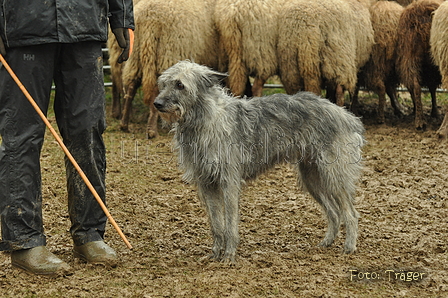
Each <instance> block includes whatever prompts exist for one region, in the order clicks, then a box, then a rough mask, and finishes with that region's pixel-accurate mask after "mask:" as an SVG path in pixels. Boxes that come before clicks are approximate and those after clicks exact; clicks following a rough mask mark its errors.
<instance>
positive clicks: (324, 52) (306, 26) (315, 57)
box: [277, 0, 373, 105]
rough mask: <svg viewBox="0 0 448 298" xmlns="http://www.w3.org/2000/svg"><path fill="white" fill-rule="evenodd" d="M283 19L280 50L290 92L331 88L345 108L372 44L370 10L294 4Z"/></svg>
mask: <svg viewBox="0 0 448 298" xmlns="http://www.w3.org/2000/svg"><path fill="white" fill-rule="evenodd" d="M279 18H280V19H281V22H280V23H279V31H278V32H279V42H278V47H277V49H278V57H279V69H280V78H281V80H282V83H283V85H284V87H285V90H286V92H287V93H288V94H293V93H296V92H297V91H299V90H305V91H310V92H314V93H316V94H319V95H320V94H321V88H322V87H324V86H327V88H328V89H330V90H335V94H334V95H333V94H332V95H330V97H334V98H335V100H336V102H337V104H339V105H342V104H343V88H344V89H346V90H349V91H350V92H353V91H354V88H355V86H356V82H357V72H358V70H359V68H360V67H361V66H362V65H363V64H364V63H365V62H366V61H367V60H368V58H369V54H370V51H371V48H372V45H373V29H372V25H371V22H370V15H369V11H368V8H367V7H366V6H364V5H362V4H361V3H360V2H359V1H356V0H327V1H314V0H292V1H287V2H286V3H285V4H284V5H283V6H282V8H281V10H280V16H279Z"/></svg>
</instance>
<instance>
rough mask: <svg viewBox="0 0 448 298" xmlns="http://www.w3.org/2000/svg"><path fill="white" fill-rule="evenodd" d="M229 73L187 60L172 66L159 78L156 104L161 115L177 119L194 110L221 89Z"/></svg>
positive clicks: (174, 120) (168, 118)
mask: <svg viewBox="0 0 448 298" xmlns="http://www.w3.org/2000/svg"><path fill="white" fill-rule="evenodd" d="M226 77H227V74H224V73H220V72H217V71H214V70H212V69H210V68H208V67H206V66H203V65H199V64H196V63H194V62H191V61H188V60H185V61H180V62H178V63H177V64H175V65H173V66H171V67H170V68H168V69H167V70H166V71H164V72H163V73H162V75H161V76H160V77H159V79H158V85H159V90H160V92H159V95H158V96H157V98H156V99H155V101H154V106H155V107H156V109H157V110H158V111H159V112H161V116H162V117H163V118H164V119H165V120H167V121H169V122H176V121H178V120H179V119H180V118H182V117H183V116H184V114H185V113H186V112H187V111H188V110H190V109H194V106H195V105H196V104H197V103H198V101H200V100H201V99H203V98H206V97H209V96H207V95H210V93H211V92H215V91H213V90H214V89H216V88H217V87H218V88H221V87H220V84H221V82H222V80H224V79H225V78H226Z"/></svg>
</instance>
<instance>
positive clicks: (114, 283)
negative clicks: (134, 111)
mask: <svg viewBox="0 0 448 298" xmlns="http://www.w3.org/2000/svg"><path fill="white" fill-rule="evenodd" d="M374 107H375V104H374V103H372V104H370V105H369V104H365V105H363V108H362V111H361V114H362V116H363V121H364V123H365V124H366V130H367V131H366V139H367V141H368V144H367V146H366V147H365V148H364V161H365V171H364V175H363V176H362V178H361V181H360V183H359V191H358V193H357V196H356V207H357V209H358V211H359V213H360V214H361V218H360V221H359V238H358V250H357V252H356V253H355V254H353V255H344V254H342V245H343V239H344V231H343V230H342V233H341V235H340V237H339V238H338V239H337V241H336V243H335V244H334V245H333V246H332V247H330V248H328V249H322V248H317V247H316V246H317V244H318V243H319V242H320V241H321V240H322V238H323V236H324V233H325V227H326V221H325V219H324V217H323V215H322V212H321V210H320V209H319V207H318V205H317V204H316V203H315V202H314V201H313V200H312V198H311V197H310V196H309V195H307V194H304V193H302V192H300V191H299V190H298V188H297V186H296V181H295V174H294V172H293V171H292V170H291V169H290V168H289V167H288V166H287V165H281V166H278V167H276V168H275V169H274V170H272V171H270V172H268V173H267V174H265V175H263V176H262V177H260V178H259V179H258V180H256V181H254V182H251V183H249V184H248V185H247V186H246V187H245V189H244V192H243V196H242V198H241V223H240V233H241V244H240V246H239V249H238V254H239V256H238V259H237V264H236V265H234V266H229V265H224V264H220V263H216V262H210V261H208V260H206V259H203V257H204V256H206V255H207V254H208V253H209V252H210V247H211V244H212V242H211V237H210V233H209V226H208V222H207V217H206V214H205V212H204V209H203V208H202V206H201V204H200V202H199V200H198V199H197V197H196V190H195V188H194V187H193V186H191V185H187V184H185V183H183V181H182V180H181V172H179V170H178V168H177V163H176V159H175V157H174V156H173V154H172V153H171V149H170V146H171V145H170V144H171V137H172V136H171V135H169V134H164V135H162V136H161V137H160V138H158V139H156V140H146V139H145V134H144V124H143V123H141V122H139V121H137V122H136V123H133V124H132V125H131V131H132V132H131V133H123V132H121V131H120V130H119V128H118V121H116V120H114V119H109V120H108V121H109V128H108V130H107V132H106V133H105V141H106V145H107V148H108V151H107V153H108V175H107V190H108V191H107V198H108V207H109V210H110V212H111V214H112V216H113V217H114V219H115V220H116V221H117V222H118V224H119V225H120V226H121V228H122V229H123V231H124V233H125V235H126V236H127V238H128V240H129V241H130V242H131V244H132V245H133V247H134V248H133V249H132V250H129V249H128V248H127V247H126V246H125V244H124V243H123V242H122V240H121V239H120V238H119V236H118V234H117V233H116V232H115V230H114V229H113V228H112V226H111V225H108V230H107V233H106V240H107V242H108V243H109V244H111V245H112V246H113V247H114V248H115V249H116V250H117V251H118V253H119V255H120V257H121V261H122V263H121V265H120V266H119V267H117V268H114V269H107V268H103V267H95V266H92V265H87V264H84V263H82V262H80V261H78V260H75V259H74V258H73V256H72V253H71V249H72V242H71V239H70V235H69V232H68V230H69V220H68V215H67V207H66V191H65V174H64V166H63V155H62V153H61V150H60V149H59V148H58V146H57V144H56V143H55V142H54V141H53V140H52V138H51V136H50V135H49V134H48V135H47V139H46V140H47V141H46V143H45V145H44V150H43V155H42V168H43V196H44V221H45V231H46V234H47V237H48V247H49V249H50V250H51V251H53V252H54V253H55V254H56V255H58V256H59V257H60V258H62V259H63V260H65V261H66V262H68V263H69V264H70V265H71V266H73V267H74V269H75V270H76V271H75V273H74V275H72V276H68V277H64V278H57V279H48V278H45V277H40V276H33V275H29V274H27V273H25V272H22V271H20V270H18V269H15V268H13V267H11V265H10V261H9V254H8V253H0V296H1V297H418V295H420V296H421V297H448V221H447V218H448V171H447V169H448V165H447V164H448V142H446V141H445V142H440V141H438V140H437V139H436V138H435V130H436V129H437V127H438V125H439V124H440V122H441V119H438V120H429V125H428V130H427V131H425V132H417V131H415V130H414V129H413V123H412V116H407V117H405V118H401V119H400V118H396V117H395V116H393V114H392V113H391V111H390V110H389V111H388V113H387V119H388V120H387V123H386V124H383V125H377V124H375V118H374V112H373V111H374ZM427 108H429V107H427ZM426 113H427V117H428V118H429V110H428V109H427V110H426ZM134 116H135V115H134ZM50 118H51V117H50ZM52 122H53V124H54V123H55V122H54V120H53V121H52Z"/></svg>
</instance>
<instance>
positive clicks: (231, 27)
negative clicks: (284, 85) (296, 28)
mask: <svg viewBox="0 0 448 298" xmlns="http://www.w3.org/2000/svg"><path fill="white" fill-rule="evenodd" d="M280 1H283V0H216V5H215V11H214V20H215V24H216V29H217V32H218V36H219V46H220V49H221V54H222V56H221V61H220V67H219V70H220V71H228V73H229V77H228V86H229V89H230V91H231V92H232V93H233V94H234V95H236V96H240V95H243V94H244V91H245V88H246V83H247V80H248V77H249V76H253V77H254V78H255V80H254V83H253V86H252V95H253V96H261V95H262V90H263V85H264V83H265V82H266V80H267V79H268V78H269V77H271V76H273V75H275V74H276V73H277V70H278V63H277V56H276V44H277V21H278V16H277V13H278V7H279V3H280Z"/></svg>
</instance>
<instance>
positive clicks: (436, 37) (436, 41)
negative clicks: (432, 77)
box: [430, 2, 448, 138]
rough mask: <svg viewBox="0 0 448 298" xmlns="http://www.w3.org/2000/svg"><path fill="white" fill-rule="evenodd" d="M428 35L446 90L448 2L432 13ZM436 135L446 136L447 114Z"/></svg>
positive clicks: (447, 132) (447, 134)
mask: <svg viewBox="0 0 448 298" xmlns="http://www.w3.org/2000/svg"><path fill="white" fill-rule="evenodd" d="M430 35H431V36H430V45H431V54H432V57H433V60H434V63H435V64H436V65H438V66H439V70H440V73H441V75H442V88H444V89H448V2H443V3H442V4H441V5H440V6H439V8H437V10H436V11H435V12H434V14H433V17H432V25H431V34H430ZM437 135H438V136H439V137H440V138H446V137H447V136H448V112H447V113H446V114H445V118H444V119H443V122H442V125H441V126H440V128H439V130H438V131H437Z"/></svg>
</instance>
